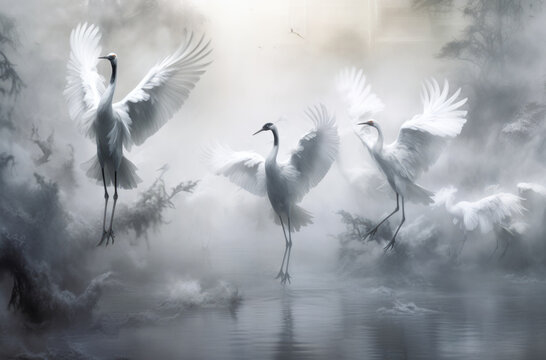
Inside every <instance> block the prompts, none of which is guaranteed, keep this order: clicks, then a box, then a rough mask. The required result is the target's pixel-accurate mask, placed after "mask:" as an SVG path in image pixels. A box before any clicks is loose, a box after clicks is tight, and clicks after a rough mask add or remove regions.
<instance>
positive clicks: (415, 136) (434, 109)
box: [346, 71, 467, 250]
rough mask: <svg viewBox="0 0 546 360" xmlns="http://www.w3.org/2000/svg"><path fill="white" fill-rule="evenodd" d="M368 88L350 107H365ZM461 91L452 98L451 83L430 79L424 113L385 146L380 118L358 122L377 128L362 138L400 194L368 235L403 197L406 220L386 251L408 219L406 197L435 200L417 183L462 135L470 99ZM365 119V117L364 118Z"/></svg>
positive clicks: (355, 78)
mask: <svg viewBox="0 0 546 360" xmlns="http://www.w3.org/2000/svg"><path fill="white" fill-rule="evenodd" d="M346 73H348V74H349V76H348V78H349V82H350V78H351V74H353V75H352V78H353V82H354V83H355V84H358V83H359V82H361V81H362V79H361V77H360V76H358V74H359V72H356V71H352V72H351V71H346ZM365 89H366V88H364V91H360V92H359V91H355V92H353V93H352V94H351V96H348V97H347V102H348V104H349V105H348V106H349V107H350V108H358V107H359V106H363V104H364V101H365V97H366V95H367V93H366V92H367V91H366V90H365ZM460 91H461V90H460V89H459V90H457V91H456V92H455V93H454V94H453V95H451V97H449V98H448V94H449V85H448V83H447V81H445V83H444V86H443V88H442V89H441V88H440V86H439V85H438V83H437V82H436V81H435V80H432V81H426V82H425V84H424V86H423V92H422V94H421V101H422V102H423V113H422V114H418V115H415V116H414V117H413V118H412V119H411V120H408V121H406V122H404V123H403V124H402V126H401V127H400V131H399V134H398V138H397V139H396V141H394V142H393V143H391V144H389V145H386V146H383V132H382V130H381V126H380V125H379V123H378V122H377V121H375V120H373V119H369V120H367V121H364V122H360V123H358V125H366V126H370V127H373V128H375V129H376V131H377V137H376V139H375V141H373V140H370V139H369V138H368V139H364V138H362V142H363V144H364V145H365V146H366V148H367V149H368V151H369V152H370V155H371V156H372V158H373V159H374V160H375V162H376V164H377V166H378V167H379V168H380V169H381V171H382V172H383V173H384V174H385V176H386V178H387V181H388V183H389V185H390V186H391V188H392V189H393V190H394V192H395V193H396V208H395V209H394V211H392V212H391V213H390V214H389V215H387V216H386V217H385V218H384V219H382V220H381V221H380V222H379V223H378V224H377V225H376V226H375V227H374V228H372V229H371V230H370V231H369V232H368V233H367V234H366V235H365V237H366V238H367V237H368V236H373V235H374V234H375V233H376V232H377V229H378V228H379V226H381V224H383V223H384V222H385V221H386V220H387V219H389V218H390V217H391V216H392V215H394V214H395V213H396V212H398V211H399V209H400V199H401V205H402V206H401V207H402V220H401V222H400V224H399V225H398V228H397V229H396V231H395V233H394V236H393V237H392V239H391V240H390V241H389V243H388V244H387V246H385V250H389V249H391V248H393V247H394V244H395V241H396V236H397V235H398V232H399V231H400V228H401V227H402V225H403V224H404V221H405V220H406V215H405V210H404V201H405V199H407V200H410V201H414V202H418V203H422V204H430V203H432V201H433V200H432V196H433V195H434V194H433V193H432V192H431V191H429V190H426V189H424V188H422V187H421V186H419V185H417V184H416V183H415V181H416V180H417V178H418V177H419V176H420V175H421V174H422V173H423V172H425V171H426V170H428V168H429V167H430V166H431V165H432V164H433V163H434V162H435V161H436V160H437V158H438V156H439V155H440V153H441V150H442V149H443V147H444V146H445V144H446V142H447V140H448V139H450V138H454V137H456V136H457V135H459V133H460V132H461V130H462V127H463V125H464V124H465V122H466V111H464V110H460V109H459V108H460V107H461V106H462V105H464V104H465V103H466V100H467V99H466V98H465V99H462V100H457V98H458V97H459V94H460ZM362 120H363V119H362V118H361V120H360V121H362Z"/></svg>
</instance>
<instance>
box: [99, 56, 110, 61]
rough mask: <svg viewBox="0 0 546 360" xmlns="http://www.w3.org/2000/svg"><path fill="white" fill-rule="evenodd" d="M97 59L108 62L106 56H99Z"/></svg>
mask: <svg viewBox="0 0 546 360" xmlns="http://www.w3.org/2000/svg"><path fill="white" fill-rule="evenodd" d="M99 59H105V60H108V56H99Z"/></svg>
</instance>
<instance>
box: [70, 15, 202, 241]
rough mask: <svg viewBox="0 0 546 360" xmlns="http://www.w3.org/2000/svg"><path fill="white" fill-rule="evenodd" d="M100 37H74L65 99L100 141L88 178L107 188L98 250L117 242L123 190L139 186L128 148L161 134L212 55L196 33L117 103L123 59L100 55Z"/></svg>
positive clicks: (83, 28)
mask: <svg viewBox="0 0 546 360" xmlns="http://www.w3.org/2000/svg"><path fill="white" fill-rule="evenodd" d="M100 40H101V33H100V31H99V28H98V27H97V26H95V25H92V24H89V25H88V24H83V25H82V24H79V25H78V26H77V27H76V28H75V29H74V30H72V33H71V34H70V47H71V51H70V58H69V61H68V67H67V69H68V75H67V85H66V89H65V91H64V94H65V96H66V98H67V102H68V110H69V113H70V117H71V118H72V119H73V120H77V121H78V122H79V123H80V125H81V126H82V128H83V130H84V131H85V133H86V135H87V136H89V137H90V138H92V139H95V141H96V144H97V156H95V157H93V158H92V159H91V160H90V161H88V162H87V164H88V165H89V170H88V171H87V175H88V176H89V177H91V178H93V179H96V180H97V181H100V180H102V182H103V185H104V199H105V203H104V217H103V234H102V237H101V240H100V242H99V244H98V245H101V244H102V243H103V242H104V241H106V245H108V243H109V240H112V243H113V242H114V232H113V230H112V223H113V220H114V212H115V209H116V202H117V199H118V192H117V189H118V186H119V187H121V188H125V189H132V188H134V187H136V186H137V183H138V182H139V181H140V179H139V177H138V176H137V174H136V167H135V165H134V164H133V163H132V162H130V161H129V160H128V159H127V158H126V157H124V156H123V147H125V149H126V150H128V151H129V150H130V149H131V146H132V145H133V144H136V145H141V144H142V143H143V142H144V141H145V140H146V139H147V138H148V137H150V136H151V135H153V134H154V133H156V132H157V131H158V130H159V129H160V128H161V127H162V126H163V125H164V124H165V123H166V122H167V121H168V120H169V119H170V118H171V117H172V116H173V115H174V114H175V113H176V112H177V111H178V110H179V109H180V107H181V106H182V105H183V104H184V102H185V100H186V99H187V98H188V95H189V93H190V91H191V90H192V89H193V87H194V86H195V84H196V83H197V81H198V80H199V78H200V76H201V75H202V74H203V73H204V72H205V68H206V67H207V65H208V64H209V63H207V62H205V61H206V58H207V56H208V55H209V54H210V52H211V51H212V50H211V49H210V47H209V44H210V41H209V42H204V36H203V37H201V39H200V40H198V41H197V42H196V43H195V42H194V41H193V40H194V39H193V34H190V35H189V37H188V38H187V39H186V40H185V41H184V42H183V44H182V45H181V46H180V47H179V48H178V50H176V51H175V52H174V53H173V54H172V55H170V56H168V57H167V58H165V59H164V60H163V61H161V62H159V63H157V64H156V65H154V66H153V67H152V68H151V69H150V70H149V71H148V73H147V74H146V76H144V78H143V79H142V80H141V81H140V83H139V84H138V85H137V86H136V87H135V88H134V89H133V90H132V91H131V92H130V93H129V94H127V96H125V98H123V100H121V101H119V102H116V103H112V99H113V96H114V91H115V88H116V75H117V69H118V57H117V55H116V54H115V53H110V54H108V55H106V56H100V54H101V46H100ZM99 59H104V60H108V61H109V62H110V65H111V66H112V73H111V76H110V82H109V83H108V86H106V87H105V84H104V79H103V77H102V76H100V75H99V73H98V72H97V64H98V61H99ZM111 184H113V185H114V205H113V207H112V215H111V218H110V226H109V228H108V230H107V229H106V210H107V207H108V197H109V196H108V191H107V186H108V185H111Z"/></svg>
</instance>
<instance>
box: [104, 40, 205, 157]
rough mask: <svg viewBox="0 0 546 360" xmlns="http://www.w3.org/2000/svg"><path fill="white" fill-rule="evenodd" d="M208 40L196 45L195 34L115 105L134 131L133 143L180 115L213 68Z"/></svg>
mask: <svg viewBox="0 0 546 360" xmlns="http://www.w3.org/2000/svg"><path fill="white" fill-rule="evenodd" d="M209 44H210V41H208V42H206V43H205V42H204V36H203V37H201V39H200V40H199V41H197V43H196V44H194V43H193V34H190V36H189V38H188V39H187V40H186V41H185V42H184V43H183V44H182V45H181V46H180V48H178V50H176V52H175V53H174V54H172V55H171V56H168V57H167V58H165V59H164V60H163V61H161V62H160V63H158V64H157V65H155V66H153V67H152V68H151V69H150V71H148V73H147V74H146V76H144V78H143V79H142V80H141V81H140V83H139V84H138V85H137V86H136V87H135V88H134V89H133V90H132V91H131V92H130V93H129V94H127V96H125V98H124V99H123V100H121V101H119V102H117V103H115V104H114V105H113V108H114V111H115V112H116V113H117V114H118V116H119V117H120V119H121V120H122V121H123V122H124V125H125V126H126V127H127V128H128V129H129V130H130V134H131V137H130V141H128V142H126V143H125V144H124V145H125V146H126V147H127V148H130V147H131V142H134V143H135V144H136V145H140V144H142V143H143V142H144V141H145V140H146V139H147V138H148V137H150V136H151V135H153V134H154V133H155V132H156V131H158V130H159V129H160V128H161V127H162V126H163V125H165V123H166V122H167V121H168V120H169V119H170V118H171V117H172V116H173V115H174V113H176V112H177V111H178V110H179V109H180V108H181V107H182V105H183V104H184V102H185V101H186V99H187V98H188V96H189V94H190V91H191V90H192V89H193V88H194V86H195V84H196V83H197V81H199V78H200V76H201V75H202V74H203V73H204V72H205V68H206V66H207V65H208V64H209V63H207V62H204V61H205V59H206V58H207V56H208V55H209V54H210V52H211V51H212V50H211V49H209Z"/></svg>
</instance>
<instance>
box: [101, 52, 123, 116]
mask: <svg viewBox="0 0 546 360" xmlns="http://www.w3.org/2000/svg"><path fill="white" fill-rule="evenodd" d="M110 64H111V65H112V75H110V83H109V84H108V87H107V88H106V90H105V91H104V94H102V97H101V104H100V105H102V106H103V107H104V106H107V105H110V106H111V105H112V100H113V99H114V90H116V76H117V69H118V64H117V62H115V61H110ZM100 105H99V107H100Z"/></svg>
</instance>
